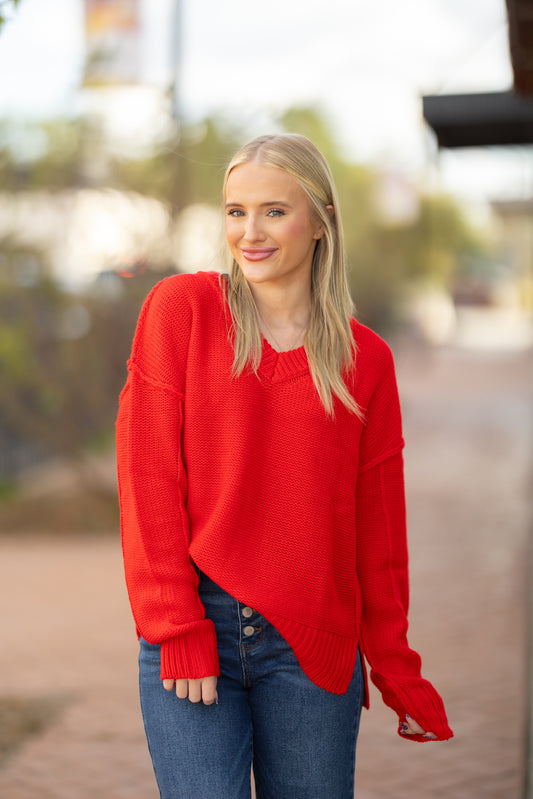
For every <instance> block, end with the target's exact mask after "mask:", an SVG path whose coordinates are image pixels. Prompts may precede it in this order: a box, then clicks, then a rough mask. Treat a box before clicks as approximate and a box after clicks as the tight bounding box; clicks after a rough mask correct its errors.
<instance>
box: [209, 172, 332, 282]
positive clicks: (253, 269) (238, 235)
mask: <svg viewBox="0 0 533 799" xmlns="http://www.w3.org/2000/svg"><path fill="white" fill-rule="evenodd" d="M225 203H226V238H227V241H228V244H229V248H230V250H231V253H232V255H233V257H234V258H235V260H236V261H237V263H238V265H239V267H240V268H241V270H242V272H243V274H244V276H245V278H246V279H247V280H248V281H250V282H251V283H254V284H260V283H261V284H264V283H276V284H277V285H279V286H286V285H288V283H289V282H291V281H297V282H300V283H301V282H302V281H304V282H306V281H309V285H310V282H311V264H312V261H313V253H314V250H315V246H316V242H317V240H318V239H319V238H320V237H321V236H322V232H323V229H322V226H321V224H320V223H319V222H318V221H317V220H316V219H315V218H314V216H313V214H312V213H311V208H310V204H309V200H308V197H307V195H306V193H305V192H304V190H303V189H302V188H301V186H300V185H299V184H298V182H297V181H296V180H295V179H294V178H293V177H292V175H289V174H287V173H286V172H283V170H281V169H276V168H275V167H271V166H264V165H262V164H258V163H256V162H254V161H251V162H249V163H247V164H240V165H239V166H237V167H235V168H234V169H233V170H232V171H231V172H230V174H229V177H228V180H227V182H226V193H225Z"/></svg>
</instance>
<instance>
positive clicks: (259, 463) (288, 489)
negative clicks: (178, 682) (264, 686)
mask: <svg viewBox="0 0 533 799" xmlns="http://www.w3.org/2000/svg"><path fill="white" fill-rule="evenodd" d="M229 321H230V315H229V309H228V307H227V305H226V303H225V299H224V294H223V291H222V289H221V286H220V284H219V276H218V274H216V273H209V272H199V273H197V274H194V275H177V276H174V277H170V278H167V279H165V280H163V281H162V282H161V283H159V284H158V285H157V286H156V287H155V288H154V289H153V290H152V292H151V293H150V294H149V296H148V298H147V300H146V302H145V304H144V307H143V309H142V311H141V314H140V317H139V322H138V326H137V331H136V334H135V338H134V342H133V349H132V354H131V359H130V361H129V362H128V366H129V374H128V379H127V382H126V385H125V387H124V389H123V391H122V394H121V397H120V407H119V414H118V420H117V460H118V475H119V492H120V505H121V526H122V541H123V550H124V563H125V572H126V581H127V586H128V592H129V597H130V602H131V606H132V610H133V615H134V618H135V622H136V626H137V633H138V635H142V636H143V637H144V638H145V639H146V640H148V641H150V642H151V643H160V644H161V658H162V661H161V677H162V678H185V677H186V678H198V677H205V676H208V675H217V674H219V666H218V656H217V644H216V634H215V629H214V625H213V623H212V622H211V621H210V620H209V619H206V618H205V612H204V608H203V605H202V603H201V602H200V599H199V596H198V591H197V586H198V576H197V573H196V570H195V569H194V566H193V563H196V564H197V565H198V566H199V568H200V569H201V570H202V571H204V572H205V573H206V574H208V575H209V576H210V577H211V578H212V579H213V580H214V581H215V582H216V583H218V585H220V586H221V587H222V588H223V589H224V590H225V591H227V592H229V593H230V594H231V595H232V596H234V597H236V598H237V599H239V600H240V601H241V602H244V603H245V604H247V605H249V606H250V607H253V608H255V609H256V610H257V611H258V612H259V613H261V614H262V615H263V616H264V617H265V618H266V619H268V620H269V621H270V622H271V623H272V624H273V625H274V626H275V627H276V628H277V629H278V630H279V632H280V633H281V634H282V635H283V636H284V637H285V639H286V640H287V641H288V643H289V644H290V645H291V647H292V649H293V651H294V653H295V655H296V657H297V658H298V661H299V663H300V665H301V667H302V669H303V670H304V671H305V673H306V674H307V675H308V677H309V678H310V679H311V680H312V681H313V682H315V683H316V684H317V685H319V686H320V687H321V688H324V689H325V690H327V691H331V692H333V693H343V692H345V691H346V689H347V686H348V683H349V681H350V678H351V675H352V672H353V669H354V665H355V659H356V654H357V648H358V647H359V648H360V650H361V652H362V653H363V655H364V657H365V658H366V660H367V661H368V662H369V663H370V666H371V677H372V679H373V681H374V683H375V684H376V685H377V686H378V688H379V689H380V690H381V692H382V695H383V699H384V701H385V702H386V703H387V704H388V705H389V706H390V707H391V708H393V709H394V710H395V711H396V712H397V713H398V715H399V717H400V720H401V721H403V720H404V718H405V714H406V713H408V714H409V715H410V716H411V717H412V718H414V719H416V721H417V722H418V723H419V724H421V725H422V727H423V728H424V729H425V730H432V731H433V732H434V733H435V734H436V735H437V736H438V738H439V739H445V738H450V737H451V736H452V734H453V733H452V731H451V730H450V728H449V726H448V723H447V720H446V714H445V711H444V707H443V703H442V700H441V698H440V696H439V695H438V694H437V692H436V691H435V689H434V688H433V687H432V686H431V684H430V683H428V682H427V681H426V680H424V679H423V678H422V676H421V673H420V658H419V656H418V655H417V654H416V653H415V652H414V651H413V650H411V649H410V648H409V646H408V643H407V639H406V632H407V607H408V571H407V545H406V532H405V507H404V490H403V465H402V448H403V439H402V428H401V416H400V405H399V400H398V391H397V387H396V378H395V372H394V364H393V359H392V355H391V352H390V349H389V347H388V346H387V345H386V344H385V342H384V341H383V340H382V339H381V338H379V336H377V335H376V334H375V333H373V332H372V331H371V330H369V329H368V328H366V327H364V326H363V325H361V324H359V323H358V322H356V321H355V320H353V321H352V326H353V333H354V338H355V341H356V343H357V359H356V367H355V371H354V373H353V374H350V375H347V377H346V383H347V386H348V388H349V389H350V391H351V392H352V394H353V396H354V397H355V399H356V401H357V403H358V404H359V406H360V407H361V408H362V409H363V410H364V414H365V420H364V423H363V422H361V421H360V420H359V419H358V418H357V417H356V416H355V415H354V414H352V413H350V412H349V411H348V410H347V409H346V408H345V407H344V406H343V405H342V404H341V403H340V402H338V401H335V418H334V419H332V418H330V417H328V416H327V415H326V413H325V411H324V408H323V406H322V404H321V402H320V400H319V397H318V394H317V391H316V388H315V386H314V384H313V381H312V379H311V376H310V373H309V368H308V362H307V356H306V352H305V349H304V347H300V348H299V349H295V350H291V351H289V352H282V353H278V352H276V351H275V350H274V349H273V348H272V347H271V346H270V345H269V344H268V342H267V341H266V340H264V341H263V353H262V360H261V365H260V367H259V370H258V373H257V375H256V374H253V372H246V373H243V374H242V375H241V376H240V377H238V378H233V377H232V376H231V368H232V363H233V350H232V345H231V340H230V337H229V335H228V330H229ZM415 737H416V738H418V739H419V740H423V739H422V738H421V737H420V736H415Z"/></svg>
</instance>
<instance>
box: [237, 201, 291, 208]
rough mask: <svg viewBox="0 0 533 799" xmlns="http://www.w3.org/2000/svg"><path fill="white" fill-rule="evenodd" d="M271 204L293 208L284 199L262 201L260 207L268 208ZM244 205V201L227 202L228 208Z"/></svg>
mask: <svg viewBox="0 0 533 799" xmlns="http://www.w3.org/2000/svg"><path fill="white" fill-rule="evenodd" d="M271 205H279V206H281V207H282V208H292V206H291V204H290V203H286V202H284V201H283V200H269V201H268V202H266V203H260V204H259V208H268V207H270V206H271ZM237 206H238V207H242V203H235V202H227V203H226V208H235V207H237Z"/></svg>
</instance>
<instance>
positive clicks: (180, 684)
mask: <svg viewBox="0 0 533 799" xmlns="http://www.w3.org/2000/svg"><path fill="white" fill-rule="evenodd" d="M188 695H189V680H176V696H177V697H178V699H187V696H188Z"/></svg>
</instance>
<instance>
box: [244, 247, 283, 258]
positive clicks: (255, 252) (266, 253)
mask: <svg viewBox="0 0 533 799" xmlns="http://www.w3.org/2000/svg"><path fill="white" fill-rule="evenodd" d="M276 250H277V247H250V248H242V249H241V252H242V254H243V255H244V257H245V258H246V260H247V261H263V260H264V259H265V258H270V256H271V255H272V253H275V252H276Z"/></svg>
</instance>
